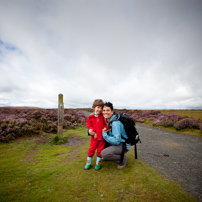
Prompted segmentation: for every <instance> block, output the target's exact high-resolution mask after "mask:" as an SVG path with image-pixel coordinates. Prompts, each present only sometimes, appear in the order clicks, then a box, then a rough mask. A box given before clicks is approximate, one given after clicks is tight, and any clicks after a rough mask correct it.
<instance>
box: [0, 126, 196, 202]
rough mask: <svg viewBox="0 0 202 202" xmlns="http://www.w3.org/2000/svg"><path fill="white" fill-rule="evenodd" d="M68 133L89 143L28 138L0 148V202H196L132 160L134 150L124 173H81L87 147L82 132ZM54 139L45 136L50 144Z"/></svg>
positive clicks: (112, 168)
mask: <svg viewBox="0 0 202 202" xmlns="http://www.w3.org/2000/svg"><path fill="white" fill-rule="evenodd" d="M69 134H71V136H75V137H77V138H78V137H80V138H82V139H84V140H87V141H84V142H83V143H80V144H79V145H78V144H77V145H72V146H67V145H53V146H51V144H48V143H47V144H44V141H41V138H42V137H37V136H35V137H34V136H32V137H29V138H21V139H19V140H16V141H14V142H11V143H8V144H2V143H1V144H0V196H1V197H0V201H6V202H7V201H20V202H22V201H29V202H32V201H33V202H35V201H54V202H55V201H183V202H185V201H195V200H194V199H193V198H192V197H191V196H190V195H187V194H185V193H184V192H183V190H182V189H181V188H180V187H179V186H178V185H177V184H175V183H173V182H171V181H169V180H165V179H163V178H162V177H160V176H159V175H158V174H157V172H156V171H155V170H153V169H152V168H150V167H148V166H147V165H146V164H145V163H143V162H141V161H140V160H139V159H137V160H135V159H134V153H133V151H130V152H128V153H127V157H128V163H127V166H126V167H125V168H124V169H123V170H118V169H117V168H116V167H117V165H116V164H114V163H112V162H106V161H104V162H102V169H101V170H99V171H95V170H94V169H93V167H92V168H91V169H90V170H88V171H86V170H84V169H83V168H84V165H85V163H86V155H87V150H88V148H89V144H90V138H89V137H88V136H87V135H86V127H80V128H77V129H76V130H67V131H65V132H64V136H68V135H69ZM54 136H55V135H54V134H43V138H47V137H48V138H49V139H50V140H51V139H52V138H53V137H54ZM68 137H69V136H68ZM92 164H93V165H95V158H93V163H92Z"/></svg>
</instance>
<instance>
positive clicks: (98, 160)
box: [95, 156, 101, 170]
mask: <svg viewBox="0 0 202 202" xmlns="http://www.w3.org/2000/svg"><path fill="white" fill-rule="evenodd" d="M100 169H101V157H99V156H97V160H96V165H95V170H100Z"/></svg>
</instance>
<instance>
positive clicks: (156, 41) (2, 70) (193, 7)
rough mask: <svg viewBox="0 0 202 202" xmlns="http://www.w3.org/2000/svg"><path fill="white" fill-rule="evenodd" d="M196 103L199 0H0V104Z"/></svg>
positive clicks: (199, 90)
mask: <svg viewBox="0 0 202 202" xmlns="http://www.w3.org/2000/svg"><path fill="white" fill-rule="evenodd" d="M60 93H62V94H63V96H64V106H65V108H70V107H72V108H75V107H76V108H77V107H79V108H81V107H91V106H92V102H93V101H94V99H98V98H99V99H103V101H110V102H112V103H113V104H114V107H115V108H127V109H202V1H201V0H105V1H104V0H34V1H33V0H0V106H34V107H45V108H56V107H57V106H58V94H60Z"/></svg>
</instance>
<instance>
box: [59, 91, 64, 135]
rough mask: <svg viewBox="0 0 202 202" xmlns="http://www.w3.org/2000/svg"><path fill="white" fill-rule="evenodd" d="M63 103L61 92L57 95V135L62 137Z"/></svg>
mask: <svg viewBox="0 0 202 202" xmlns="http://www.w3.org/2000/svg"><path fill="white" fill-rule="evenodd" d="M63 123H64V103H63V94H59V95H58V136H59V138H63Z"/></svg>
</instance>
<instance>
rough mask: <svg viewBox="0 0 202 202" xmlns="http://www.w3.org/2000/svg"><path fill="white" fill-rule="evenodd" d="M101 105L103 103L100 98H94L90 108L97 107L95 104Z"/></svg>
mask: <svg viewBox="0 0 202 202" xmlns="http://www.w3.org/2000/svg"><path fill="white" fill-rule="evenodd" d="M103 105H104V102H103V101H102V100H101V99H96V100H95V101H94V102H93V106H92V108H95V107H97V106H100V107H103Z"/></svg>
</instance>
